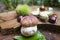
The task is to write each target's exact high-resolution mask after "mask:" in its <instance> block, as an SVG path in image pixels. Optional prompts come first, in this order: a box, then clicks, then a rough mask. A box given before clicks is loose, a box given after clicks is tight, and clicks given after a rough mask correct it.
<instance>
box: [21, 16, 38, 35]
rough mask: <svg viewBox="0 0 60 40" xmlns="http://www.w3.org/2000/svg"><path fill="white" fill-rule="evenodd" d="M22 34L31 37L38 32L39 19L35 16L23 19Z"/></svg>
mask: <svg viewBox="0 0 60 40" xmlns="http://www.w3.org/2000/svg"><path fill="white" fill-rule="evenodd" d="M21 24H22V27H21V34H22V35H24V36H31V35H34V34H35V33H36V32H37V24H38V19H37V18H36V17H35V16H25V17H23V18H22V19H21Z"/></svg>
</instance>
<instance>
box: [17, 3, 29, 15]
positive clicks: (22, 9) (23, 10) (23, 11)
mask: <svg viewBox="0 0 60 40" xmlns="http://www.w3.org/2000/svg"><path fill="white" fill-rule="evenodd" d="M16 12H17V14H18V15H22V16H24V15H29V6H28V5H26V4H24V5H18V6H17V7H16Z"/></svg>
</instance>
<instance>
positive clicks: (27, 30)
mask: <svg viewBox="0 0 60 40" xmlns="http://www.w3.org/2000/svg"><path fill="white" fill-rule="evenodd" d="M36 32H37V25H36V26H30V27H21V34H22V35H24V36H32V35H34V34H35V33H36Z"/></svg>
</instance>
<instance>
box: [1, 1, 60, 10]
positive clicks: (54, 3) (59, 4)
mask: <svg viewBox="0 0 60 40" xmlns="http://www.w3.org/2000/svg"><path fill="white" fill-rule="evenodd" d="M18 4H28V5H45V6H52V7H60V0H0V8H1V6H3V5H4V7H5V9H8V10H9V9H14V8H16V6H17V5H18ZM4 7H2V8H1V9H3V8H4Z"/></svg>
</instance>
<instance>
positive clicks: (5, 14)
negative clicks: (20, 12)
mask: <svg viewBox="0 0 60 40" xmlns="http://www.w3.org/2000/svg"><path fill="white" fill-rule="evenodd" d="M16 16H17V14H16V11H8V12H3V13H0V20H4V21H8V20H11V19H14V18H16Z"/></svg>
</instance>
